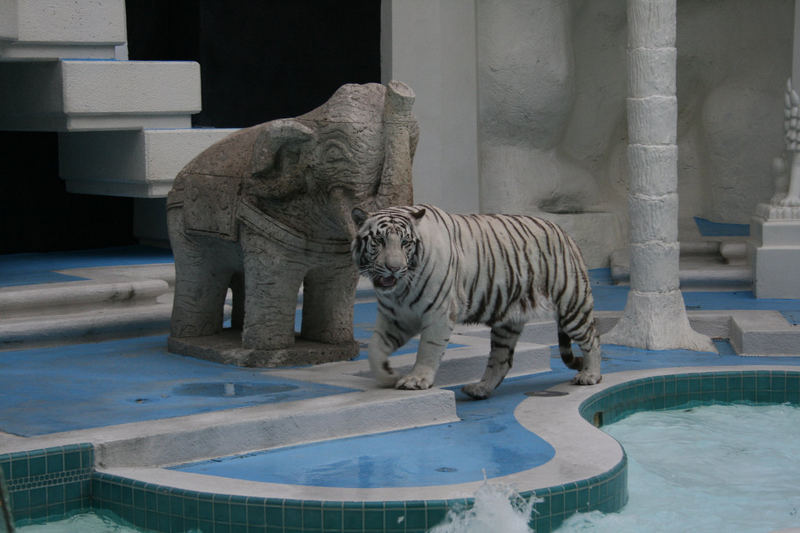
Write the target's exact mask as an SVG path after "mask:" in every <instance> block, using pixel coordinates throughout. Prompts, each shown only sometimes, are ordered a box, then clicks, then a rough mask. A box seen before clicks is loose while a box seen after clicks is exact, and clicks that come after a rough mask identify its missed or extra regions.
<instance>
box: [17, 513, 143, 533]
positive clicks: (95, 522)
mask: <svg viewBox="0 0 800 533" xmlns="http://www.w3.org/2000/svg"><path fill="white" fill-rule="evenodd" d="M121 522H122V520H120V519H119V518H118V517H116V516H115V515H113V514H112V513H107V512H105V511H89V512H85V513H80V514H76V515H74V516H71V517H69V518H64V519H63V520H57V521H54V522H48V523H46V524H31V525H28V526H22V527H17V528H16V532H17V533H78V532H79V533H141V532H142V531H143V530H141V529H137V528H135V527H132V526H127V525H122V524H121Z"/></svg>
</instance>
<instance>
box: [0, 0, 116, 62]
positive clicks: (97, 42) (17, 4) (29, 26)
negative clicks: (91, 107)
mask: <svg viewBox="0 0 800 533" xmlns="http://www.w3.org/2000/svg"><path fill="white" fill-rule="evenodd" d="M126 40H127V31H126V20H125V0H70V1H69V2H63V1H62V2H52V1H51V2H45V1H42V0H1V1H0V60H20V59H24V60H31V59H60V58H92V59H113V58H114V57H115V56H114V53H115V51H114V47H115V46H117V45H120V44H123V43H125V41H126Z"/></svg>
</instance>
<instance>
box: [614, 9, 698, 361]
mask: <svg viewBox="0 0 800 533" xmlns="http://www.w3.org/2000/svg"><path fill="white" fill-rule="evenodd" d="M675 4H676V0H628V95H629V96H628V101H627V105H628V143H629V145H628V165H629V175H630V183H629V187H628V209H629V212H630V231H631V233H630V235H631V290H630V292H629V294H628V301H627V304H626V306H625V312H624V315H623V316H622V318H621V319H620V320H619V322H618V323H617V324H616V325H615V326H614V328H613V329H612V330H611V331H610V332H609V333H607V334H606V335H605V336H604V338H603V342H604V343H612V344H623V345H627V346H634V347H637V348H645V349H650V350H663V349H676V348H684V349H690V350H714V347H713V343H712V342H711V340H710V339H709V338H708V337H706V336H705V335H701V334H699V333H697V332H696V331H694V330H693V329H692V328H691V326H690V325H689V319H688V317H687V315H686V310H685V308H684V304H683V295H682V294H681V292H680V287H679V285H680V282H679V278H678V259H679V254H680V246H679V244H678V147H677V146H676V137H677V113H678V111H677V109H678V103H677V97H676V84H675V79H676V71H675V60H676V55H677V53H676V49H675V20H676V18H675V9H676V7H675Z"/></svg>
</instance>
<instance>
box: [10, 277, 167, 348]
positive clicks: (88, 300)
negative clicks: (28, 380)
mask: <svg viewBox="0 0 800 533" xmlns="http://www.w3.org/2000/svg"><path fill="white" fill-rule="evenodd" d="M59 273H62V274H67V275H70V276H74V277H76V278H84V279H83V280H78V281H70V282H63V283H40V284H33V285H21V286H10V287H0V310H1V312H0V349H13V348H23V347H24V348H29V347H33V346H46V345H52V344H58V343H65V344H66V343H75V342H87V341H95V340H101V339H109V338H123V337H131V336H137V335H153V334H159V333H166V332H167V331H169V320H170V315H171V313H172V287H173V286H174V282H175V268H174V266H173V265H172V264H171V263H167V264H156V265H127V266H118V267H95V268H75V269H67V270H62V271H59Z"/></svg>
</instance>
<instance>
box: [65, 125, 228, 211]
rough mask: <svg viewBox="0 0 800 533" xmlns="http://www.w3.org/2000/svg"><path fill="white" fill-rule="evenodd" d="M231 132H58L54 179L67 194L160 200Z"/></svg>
mask: <svg viewBox="0 0 800 533" xmlns="http://www.w3.org/2000/svg"><path fill="white" fill-rule="evenodd" d="M235 131H237V130H236V129H214V128H198V129H157V130H153V129H146V130H139V131H102V132H74V133H62V134H60V135H59V138H58V151H59V175H60V176H61V178H62V179H63V180H65V181H66V185H67V190H68V191H69V192H74V193H79V194H102V195H112V196H132V197H136V198H163V197H165V196H166V195H167V193H168V192H169V190H170V189H171V188H172V182H173V180H174V179H175V176H176V175H177V174H178V172H179V171H180V170H181V169H182V168H183V167H184V165H186V163H188V162H189V161H191V160H192V159H193V158H194V157H195V156H197V155H198V154H199V153H200V152H202V151H203V150H205V149H206V148H208V147H209V146H211V145H212V144H214V143H215V142H217V141H219V140H221V139H223V138H225V137H227V136H228V135H230V134H231V133H233V132H235Z"/></svg>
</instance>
